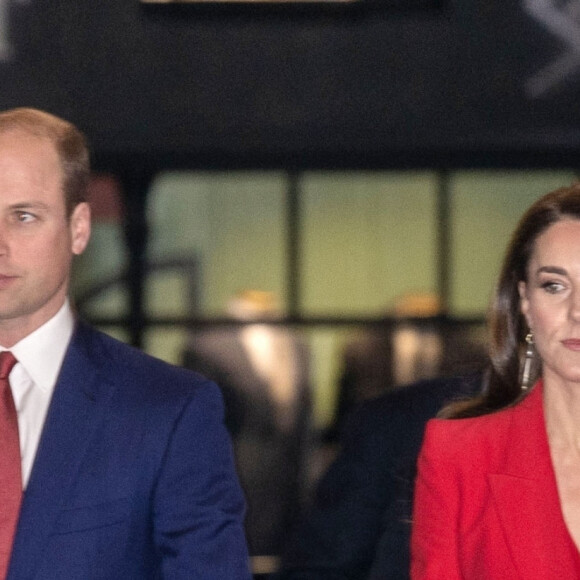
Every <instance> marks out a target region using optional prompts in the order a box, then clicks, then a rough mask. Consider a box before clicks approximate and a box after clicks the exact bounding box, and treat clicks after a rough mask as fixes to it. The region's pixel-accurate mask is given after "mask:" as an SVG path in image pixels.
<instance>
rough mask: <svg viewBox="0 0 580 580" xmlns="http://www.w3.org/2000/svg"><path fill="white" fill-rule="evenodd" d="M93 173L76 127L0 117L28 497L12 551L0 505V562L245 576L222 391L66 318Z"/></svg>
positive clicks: (68, 573)
mask: <svg viewBox="0 0 580 580" xmlns="http://www.w3.org/2000/svg"><path fill="white" fill-rule="evenodd" d="M88 175H89V163H88V153H87V149H86V146H85V143H84V139H83V136H82V135H81V134H80V133H79V131H78V130H77V129H76V128H75V127H74V126H73V125H71V124H69V123H67V122H65V121H63V120H61V119H58V118H56V117H54V116H52V115H49V114H47V113H44V112H41V111H37V110H33V109H15V110H12V111H7V112H4V113H0V351H4V350H10V351H11V352H12V353H13V355H14V356H15V357H16V359H17V363H16V365H15V366H14V368H13V370H12V371H11V372H10V375H9V379H10V389H9V391H10V390H11V392H12V395H13V399H14V405H15V408H16V411H17V426H18V431H19V437H20V451H21V460H20V466H19V467H21V478H22V484H23V488H24V493H23V494H22V497H21V508H20V513H19V516H18V521H17V522H16V523H15V524H14V525H15V526H16V530H15V534H14V538H13V544H12V547H10V545H9V544H10V543H11V539H12V538H11V537H9V536H10V534H7V533H6V530H7V529H9V527H10V522H8V521H7V518H5V517H3V514H2V510H1V509H0V526H4V530H0V538H3V541H4V545H1V546H0V564H1V562H2V553H3V552H4V553H5V554H7V555H8V559H9V562H8V559H7V561H6V562H5V563H4V565H5V566H8V571H7V576H6V577H7V578H9V579H14V580H16V579H18V580H24V579H42V580H51V579H59V580H63V579H64V580H66V579H74V580H78V579H81V578H82V579H83V580H90V579H92V578H95V579H96V578H102V579H109V580H115V579H123V580H128V579H135V580H137V579H138V580H147V579H149V578H171V579H181V578H183V579H192V578H203V579H204V580H209V579H215V580H224V579H235V580H238V579H240V578H249V577H250V573H249V571H248V560H247V550H246V545H245V539H244V535H243V531H242V529H243V528H242V525H243V513H244V501H243V497H242V494H241V491H240V487H239V484H238V480H237V477H236V475H235V472H234V468H233V462H232V457H231V449H230V443H229V439H228V436H227V434H226V431H225V428H224V426H223V424H222V414H223V413H222V402H221V397H220V394H219V391H218V389H217V387H216V386H215V384H213V383H210V382H208V381H206V380H205V379H203V378H202V377H201V376H199V375H196V374H194V373H191V372H189V371H185V370H183V369H179V368H177V367H172V366H170V365H168V364H166V363H163V362H161V361H159V360H156V359H153V358H152V357H149V356H147V355H145V354H144V353H142V352H140V351H138V350H136V349H133V348H131V347H129V346H127V345H124V344H122V343H120V342H117V341H115V340H113V339H111V338H110V337H108V336H106V335H104V334H101V333H100V332H98V331H96V330H95V329H92V328H90V327H89V326H87V325H85V324H83V323H82V322H79V321H76V320H75V318H74V316H73V313H72V311H71V307H70V305H69V302H68V298H67V293H68V288H69V279H70V269H71V262H72V258H73V255H75V254H80V253H81V252H83V250H84V249H85V247H86V245H87V243H88V240H89V236H90V208H89V205H88V204H87V202H86V199H85V189H86V183H87V180H88ZM4 447H7V445H4V444H3V445H2V446H0V465H7V464H8V463H7V460H6V459H3V458H2V453H3V449H4ZM2 461H4V463H2ZM1 477H4V476H2V475H1V474H0V478H1ZM15 501H20V499H18V498H16V500H15ZM4 503H6V505H7V502H3V504H4ZM3 507H4V505H3V506H2V508H3ZM16 514H18V512H17V511H16ZM7 544H8V545H7ZM0 577H3V576H0Z"/></svg>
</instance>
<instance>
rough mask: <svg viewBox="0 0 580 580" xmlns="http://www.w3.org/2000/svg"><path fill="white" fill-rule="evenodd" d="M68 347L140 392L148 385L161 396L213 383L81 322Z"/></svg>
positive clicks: (107, 373)
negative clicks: (161, 394) (161, 393)
mask: <svg viewBox="0 0 580 580" xmlns="http://www.w3.org/2000/svg"><path fill="white" fill-rule="evenodd" d="M71 347H72V348H74V349H76V350H77V351H79V352H82V356H83V357H84V358H85V359H86V360H87V361H89V362H90V363H91V364H92V365H93V366H94V367H95V368H98V369H99V372H100V373H101V374H103V375H105V376H106V377H107V378H108V379H109V380H112V381H114V382H117V383H123V384H124V385H125V386H126V387H127V388H130V387H131V386H133V385H134V386H136V387H138V388H139V390H140V392H141V393H144V392H146V391H147V388H148V387H150V386H153V387H155V390H156V391H159V392H163V393H164V396H168V395H169V394H170V393H174V394H179V393H182V394H191V392H192V389H195V388H197V387H201V386H206V387H210V386H213V387H214V388H216V387H215V385H214V384H213V383H212V382H211V381H209V380H208V379H206V378H205V377H203V376H202V375H200V374H198V373H196V372H194V371H191V370H188V369H184V368H182V367H179V366H176V365H173V364H171V363H168V362H166V361H163V360H161V359H159V358H156V357H154V356H151V355H150V354H147V353H146V352H144V351H142V350H140V349H139V348H136V347H134V346H131V345H129V344H127V343H125V342H122V341H121V340H118V339H116V338H114V337H112V336H110V335H108V334H106V333H104V332H102V331H100V330H98V329H96V328H94V327H92V326H91V325H89V324H86V323H84V322H79V323H78V324H77V328H76V330H75V333H74V335H73V339H72V342H71Z"/></svg>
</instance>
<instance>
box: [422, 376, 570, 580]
mask: <svg viewBox="0 0 580 580" xmlns="http://www.w3.org/2000/svg"><path fill="white" fill-rule="evenodd" d="M579 563H580V557H579V555H578V550H577V549H576V547H575V545H574V544H573V542H572V539H571V537H570V535H569V533H568V530H567V528H566V526H565V524H564V520H563V517H562V511H561V509H560V502H559V498H558V491H557V488H556V479H555V476H554V470H553V468H552V463H551V459H550V451H549V447H548V439H547V435H546V427H545V422H544V412H543V405H542V385H541V383H538V384H537V385H536V386H535V387H534V389H533V390H532V392H531V393H530V394H529V395H528V396H527V397H526V398H525V399H524V400H523V401H521V402H520V403H519V404H517V405H516V406H514V407H512V408H509V409H505V410H503V411H499V412H496V413H493V414H490V415H484V416H482V417H477V418H474V419H455V420H442V419H433V420H431V421H429V423H428V424H427V428H426V431H425V437H424V440H423V447H422V449H421V453H420V455H419V460H418V474H417V481H416V484H415V503H414V508H413V530H412V537H411V578H412V580H420V579H421V580H423V579H429V580H434V579H437V580H439V579H441V580H456V579H460V578H461V579H465V580H477V579H484V578H485V579H489V578H493V579H498V580H509V579H516V578H518V579H522V580H524V579H525V580H552V579H554V580H563V579H566V580H570V579H574V578H580V568H579Z"/></svg>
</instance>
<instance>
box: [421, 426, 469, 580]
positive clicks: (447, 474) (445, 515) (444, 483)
mask: <svg viewBox="0 0 580 580" xmlns="http://www.w3.org/2000/svg"><path fill="white" fill-rule="evenodd" d="M449 425H450V421H442V420H437V419H434V420H431V421H429V423H428V424H427V428H426V430H425V437H424V440H423V446H422V448H421V452H420V453H419V458H418V463H417V479H416V482H415V496H414V505H413V523H412V533H411V580H459V579H461V578H462V575H461V573H460V569H459V557H458V556H459V554H458V542H459V538H458V517H459V508H458V506H459V493H458V484H457V477H456V474H455V473H454V470H453V469H452V468H451V465H450V462H449V460H448V459H446V457H445V456H446V453H447V452H448V449H449V437H448V436H447V434H446V428H447V427H449Z"/></svg>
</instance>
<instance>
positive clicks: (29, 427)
mask: <svg viewBox="0 0 580 580" xmlns="http://www.w3.org/2000/svg"><path fill="white" fill-rule="evenodd" d="M73 329H74V317H73V314H72V310H71V308H70V305H69V302H68V300H67V301H65V303H64V304H63V306H62V308H61V309H60V310H59V311H58V312H57V313H56V314H55V315H54V316H53V317H52V318H51V319H50V320H49V321H48V322H45V323H44V324H43V325H42V326H41V327H40V328H37V329H36V330H35V331H34V332H33V333H32V334H29V335H28V336H26V337H25V338H23V339H22V340H21V341H19V342H17V343H16V344H15V345H14V346H13V347H12V348H10V349H6V348H5V347H3V346H2V345H0V351H2V350H10V351H11V352H12V353H13V354H14V356H15V357H16V359H17V361H18V363H17V364H16V365H15V366H14V368H13V369H12V371H11V373H10V387H11V389H12V396H13V397H14V404H15V406H16V412H17V414H18V431H19V435H20V454H21V456H22V484H23V487H24V488H25V489H26V485H27V484H28V479H29V477H30V472H31V471H32V464H33V463H34V457H35V456H36V450H37V448H38V442H39V441H40V435H41V433H42V428H43V426H44V420H45V419H46V414H47V412H48V407H49V405H50V400H51V398H52V393H53V391H54V387H55V384H56V380H57V378H58V373H59V372H60V367H61V365H62V361H63V359H64V355H65V353H66V349H67V347H68V344H69V342H70V339H71V336H72V333H73Z"/></svg>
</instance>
